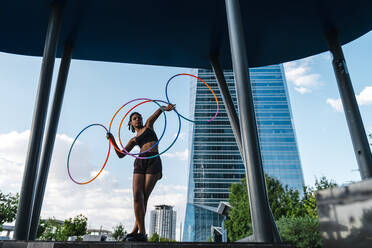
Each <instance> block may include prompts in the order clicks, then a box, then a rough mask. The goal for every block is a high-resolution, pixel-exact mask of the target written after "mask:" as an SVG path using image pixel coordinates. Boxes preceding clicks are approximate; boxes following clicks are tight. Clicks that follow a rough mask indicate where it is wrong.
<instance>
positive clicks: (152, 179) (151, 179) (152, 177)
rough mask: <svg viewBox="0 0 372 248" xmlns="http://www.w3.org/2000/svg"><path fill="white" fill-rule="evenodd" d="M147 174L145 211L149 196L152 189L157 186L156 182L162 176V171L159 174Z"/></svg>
mask: <svg viewBox="0 0 372 248" xmlns="http://www.w3.org/2000/svg"><path fill="white" fill-rule="evenodd" d="M145 176H146V178H145V190H144V193H145V213H146V209H147V202H148V200H149V197H150V194H151V192H152V190H153V189H154V187H155V184H156V182H157V181H158V180H159V178H160V173H158V174H146V175H145Z"/></svg>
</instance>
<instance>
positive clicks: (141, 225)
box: [132, 173, 146, 233]
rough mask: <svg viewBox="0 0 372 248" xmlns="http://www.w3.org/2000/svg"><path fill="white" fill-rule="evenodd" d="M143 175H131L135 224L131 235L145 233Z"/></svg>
mask: <svg viewBox="0 0 372 248" xmlns="http://www.w3.org/2000/svg"><path fill="white" fill-rule="evenodd" d="M144 189H145V174H138V173H134V174H133V203H134V214H135V216H136V223H135V225H134V228H133V231H132V233H136V232H138V231H139V232H140V233H145V232H146V230H145V219H144V218H145V193H144Z"/></svg>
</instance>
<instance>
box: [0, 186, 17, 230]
mask: <svg viewBox="0 0 372 248" xmlns="http://www.w3.org/2000/svg"><path fill="white" fill-rule="evenodd" d="M18 201H19V194H18V193H17V194H15V195H12V194H10V193H9V194H3V193H2V192H1V191H0V225H3V224H4V223H6V222H12V221H14V220H15V218H16V215H17V209H18ZM0 230H1V229H0Z"/></svg>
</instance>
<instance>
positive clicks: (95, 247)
mask: <svg viewBox="0 0 372 248" xmlns="http://www.w3.org/2000/svg"><path fill="white" fill-rule="evenodd" d="M222 247H224V248H225V247H226V248H246V247H249V248H256V247H257V248H295V246H294V245H291V244H265V243H251V242H250V243H209V242H201V243H199V242H170V243H167V242H159V243H152V242H87V241H85V242H38V241H37V242H25V241H0V248H222Z"/></svg>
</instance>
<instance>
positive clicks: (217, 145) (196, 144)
mask: <svg viewBox="0 0 372 248" xmlns="http://www.w3.org/2000/svg"><path fill="white" fill-rule="evenodd" d="M196 73H197V75H198V77H200V78H202V79H203V80H204V81H205V82H207V83H208V84H209V86H210V87H211V88H212V89H213V91H214V92H215V94H216V96H217V98H218V101H219V102H220V103H221V104H220V106H219V107H220V112H219V114H218V116H217V118H215V119H214V120H213V121H212V122H210V123H206V122H204V123H197V124H193V126H191V128H190V131H191V132H192V133H191V134H190V136H189V137H190V139H191V140H190V149H189V150H190V157H189V166H190V167H189V181H188V195H187V206H186V215H185V225H184V230H183V241H206V240H207V239H208V238H209V237H210V235H211V234H210V233H211V231H210V230H211V226H212V225H213V226H220V225H221V222H222V219H223V217H222V216H220V215H218V214H217V213H216V208H217V206H218V204H219V202H220V201H227V199H228V196H229V187H230V186H231V184H232V183H238V182H240V180H241V178H243V177H245V168H244V164H243V162H242V158H241V156H240V152H239V149H238V146H237V144H236V141H235V137H234V134H233V131H232V129H231V125H230V122H229V119H228V116H227V113H226V111H225V108H224V106H223V102H222V98H221V94H220V91H219V89H218V85H217V82H216V79H215V76H214V73H213V71H212V70H205V69H199V70H197V72H196ZM224 74H225V78H226V83H227V85H228V87H229V90H230V94H231V96H232V99H233V102H234V104H235V108H236V111H237V112H238V111H239V110H238V107H237V95H236V90H235V83H234V75H233V71H232V70H225V71H224ZM250 79H251V85H252V92H253V98H254V99H253V100H254V107H255V112H256V122H257V129H258V135H259V141H260V148H261V153H262V162H263V167H264V172H265V173H266V174H268V175H269V176H271V177H274V178H276V179H278V180H280V182H281V183H282V184H284V185H288V186H289V187H291V188H293V189H297V190H299V191H300V192H302V190H303V186H304V180H303V174H302V168H301V162H300V158H299V153H298V148H297V142H296V136H295V131H294V125H293V119H292V113H291V108H290V102H289V97H288V90H287V85H286V80H285V75H284V69H283V66H282V65H272V66H265V67H260V68H251V69H250ZM191 85H192V86H191V118H192V119H195V120H197V121H207V120H208V119H210V118H212V117H213V116H214V114H215V112H216V103H215V99H214V97H213V95H212V94H211V92H210V91H209V89H208V88H207V87H206V86H205V85H204V84H203V82H199V81H198V82H193V83H192V84H191Z"/></svg>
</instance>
